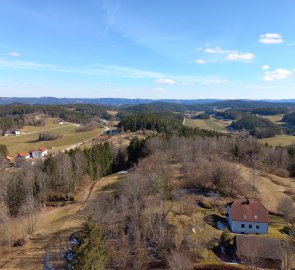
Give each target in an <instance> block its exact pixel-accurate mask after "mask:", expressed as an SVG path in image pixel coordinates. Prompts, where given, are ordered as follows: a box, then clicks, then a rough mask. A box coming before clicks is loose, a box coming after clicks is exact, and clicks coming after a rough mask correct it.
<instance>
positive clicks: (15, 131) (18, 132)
mask: <svg viewBox="0 0 295 270" xmlns="http://www.w3.org/2000/svg"><path fill="white" fill-rule="evenodd" d="M12 134H14V135H20V134H21V131H20V130H19V129H14V130H13V131H12Z"/></svg>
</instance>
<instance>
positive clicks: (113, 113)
mask: <svg viewBox="0 0 295 270" xmlns="http://www.w3.org/2000/svg"><path fill="white" fill-rule="evenodd" d="M107 113H108V114H110V115H112V116H116V115H117V114H118V112H117V111H107Z"/></svg>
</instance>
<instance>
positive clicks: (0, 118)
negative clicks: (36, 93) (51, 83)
mask: <svg viewBox="0 0 295 270" xmlns="http://www.w3.org/2000/svg"><path fill="white" fill-rule="evenodd" d="M106 110H107V107H104V106H101V105H89V104H87V105H85V104H75V105H66V106H65V105H27V104H10V105H3V106H0V129H2V130H4V129H13V128H22V127H23V126H24V125H25V123H26V118H27V116H28V115H42V114H45V115H47V116H48V117H53V118H61V119H63V120H65V121H67V122H73V123H79V124H86V123H88V122H89V121H91V120H92V119H93V118H104V119H111V117H112V116H111V115H109V114H108V113H107V111H106Z"/></svg>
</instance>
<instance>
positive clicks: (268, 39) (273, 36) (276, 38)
mask: <svg viewBox="0 0 295 270" xmlns="http://www.w3.org/2000/svg"><path fill="white" fill-rule="evenodd" d="M259 42H260V43H263V44H280V43H283V42H284V40H283V37H282V36H281V35H280V34H277V33H267V34H264V35H260V37H259Z"/></svg>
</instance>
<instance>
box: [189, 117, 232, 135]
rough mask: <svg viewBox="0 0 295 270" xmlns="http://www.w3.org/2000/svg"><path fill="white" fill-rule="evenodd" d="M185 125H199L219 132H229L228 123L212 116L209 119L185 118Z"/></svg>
mask: <svg viewBox="0 0 295 270" xmlns="http://www.w3.org/2000/svg"><path fill="white" fill-rule="evenodd" d="M185 125H186V126H189V127H198V128H201V129H207V130H215V131H219V132H227V129H226V126H227V124H226V123H225V122H223V121H220V120H217V119H214V118H211V119H207V120H201V119H200V120H199V119H188V118H186V119H185Z"/></svg>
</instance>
